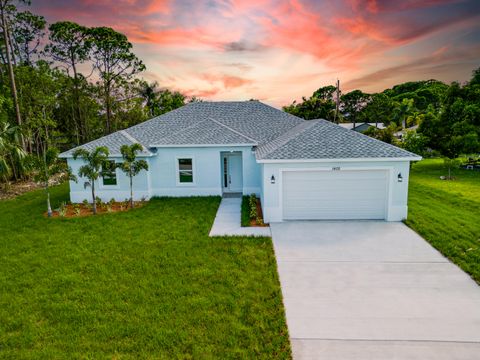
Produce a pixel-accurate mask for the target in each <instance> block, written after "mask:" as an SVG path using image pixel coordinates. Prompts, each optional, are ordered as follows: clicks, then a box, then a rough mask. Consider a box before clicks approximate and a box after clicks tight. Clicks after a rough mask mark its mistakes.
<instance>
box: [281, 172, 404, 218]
mask: <svg viewBox="0 0 480 360" xmlns="http://www.w3.org/2000/svg"><path fill="white" fill-rule="evenodd" d="M375 170H377V171H378V170H383V171H386V172H387V189H386V192H387V196H386V198H387V199H386V201H387V203H386V204H385V217H384V220H386V221H388V220H389V217H390V206H391V205H392V202H393V184H392V181H393V179H394V178H395V177H394V176H393V172H394V170H395V168H394V167H393V166H378V167H373V166H372V167H345V168H343V169H342V168H340V170H335V171H338V172H341V171H375ZM294 171H312V172H314V171H334V170H332V168H331V167H316V168H280V169H278V174H279V179H278V201H279V203H278V205H279V207H280V214H281V219H282V221H285V220H284V213H283V173H284V172H294Z"/></svg>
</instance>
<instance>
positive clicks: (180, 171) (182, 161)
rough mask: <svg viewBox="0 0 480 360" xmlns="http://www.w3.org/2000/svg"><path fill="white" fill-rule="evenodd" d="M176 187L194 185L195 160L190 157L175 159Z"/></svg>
mask: <svg viewBox="0 0 480 360" xmlns="http://www.w3.org/2000/svg"><path fill="white" fill-rule="evenodd" d="M176 168H177V174H176V175H177V185H194V184H195V159H194V158H193V157H192V156H178V157H177V158H176Z"/></svg>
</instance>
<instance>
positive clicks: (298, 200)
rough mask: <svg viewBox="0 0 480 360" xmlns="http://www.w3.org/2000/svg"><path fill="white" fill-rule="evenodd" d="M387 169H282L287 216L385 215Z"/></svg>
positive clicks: (370, 217)
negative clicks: (283, 170)
mask: <svg viewBox="0 0 480 360" xmlns="http://www.w3.org/2000/svg"><path fill="white" fill-rule="evenodd" d="M386 206H387V171H385V170H374V171H372V170H368V171H367V170H360V171H348V170H339V171H285V172H283V218H284V219H286V220H302V219H303V220H309V219H311V220H315V219H316V220H341V219H344V220H347V219H385V217H386Z"/></svg>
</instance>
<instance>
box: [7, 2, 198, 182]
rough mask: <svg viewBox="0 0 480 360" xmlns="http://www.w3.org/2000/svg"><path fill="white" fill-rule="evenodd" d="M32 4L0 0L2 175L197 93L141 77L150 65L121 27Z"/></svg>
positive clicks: (22, 171) (19, 175) (13, 175)
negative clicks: (52, 15) (48, 13)
mask: <svg viewBox="0 0 480 360" xmlns="http://www.w3.org/2000/svg"><path fill="white" fill-rule="evenodd" d="M28 5H29V2H28V1H27V0H0V182H5V183H6V184H7V183H8V181H10V180H12V179H13V180H18V179H23V178H26V177H28V176H30V175H31V173H32V164H35V163H36V161H35V159H32V157H42V156H43V157H44V156H45V154H46V153H47V151H48V149H50V148H57V149H60V150H64V149H68V148H71V147H73V146H76V145H79V144H83V143H86V142H88V141H91V140H93V139H96V138H98V137H100V136H102V135H106V134H109V133H111V132H114V131H117V130H119V129H123V128H126V127H129V126H132V125H135V124H137V123H140V122H142V121H144V120H146V119H148V118H150V117H153V116H157V115H160V114H162V113H165V112H168V111H170V110H173V109H175V108H178V107H180V106H182V105H184V104H185V103H186V102H187V101H195V100H196V99H187V98H186V97H185V96H184V95H182V94H181V93H179V92H176V91H170V90H168V89H162V88H160V87H159V85H158V84H157V83H156V82H153V83H152V82H148V81H145V80H143V79H142V78H141V77H140V76H141V73H142V72H143V71H144V70H145V65H144V63H143V62H142V61H141V60H140V59H139V58H138V57H137V56H136V55H135V53H134V52H133V50H132V44H131V43H130V42H129V41H128V39H127V37H126V36H125V35H124V34H121V33H119V32H117V31H115V30H113V29H111V28H108V27H85V26H82V25H80V24H76V23H74V22H70V21H60V22H56V23H52V24H48V23H47V21H46V20H45V18H44V17H43V16H41V15H38V14H34V13H32V12H31V11H29V10H28ZM20 8H22V9H23V10H22V9H20ZM25 9H27V10H25Z"/></svg>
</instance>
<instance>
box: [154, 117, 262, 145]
mask: <svg viewBox="0 0 480 360" xmlns="http://www.w3.org/2000/svg"><path fill="white" fill-rule="evenodd" d="M172 144H175V145H189V144H190V145H191V144H196V145H212V144H216V145H217V144H218V145H220V144H221V145H228V144H242V145H246V144H248V145H256V144H257V142H256V141H255V140H253V139H251V138H248V137H246V136H243V135H242V134H240V133H238V132H236V131H234V130H232V129H229V128H228V127H226V126H225V125H223V124H221V123H219V122H218V121H215V120H212V119H205V120H201V121H198V122H197V123H195V124H194V125H192V126H190V127H188V128H186V129H184V130H180V131H178V132H176V133H173V134H172V135H170V136H166V137H164V138H161V139H160V140H159V141H157V142H156V143H155V144H154V145H159V146H169V145H170V146H171V145H172Z"/></svg>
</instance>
